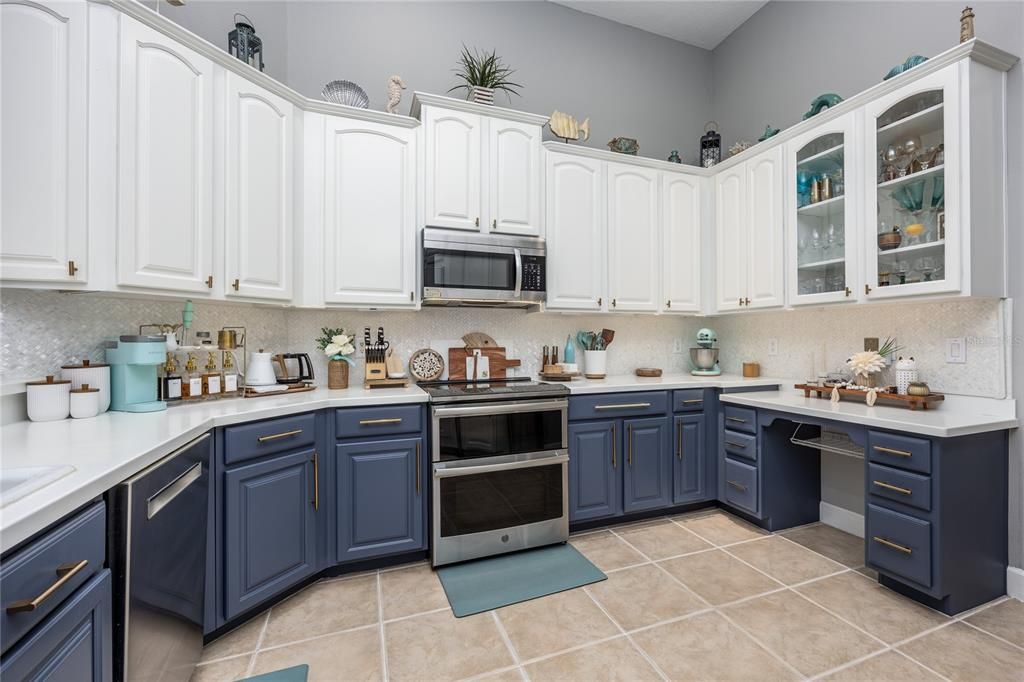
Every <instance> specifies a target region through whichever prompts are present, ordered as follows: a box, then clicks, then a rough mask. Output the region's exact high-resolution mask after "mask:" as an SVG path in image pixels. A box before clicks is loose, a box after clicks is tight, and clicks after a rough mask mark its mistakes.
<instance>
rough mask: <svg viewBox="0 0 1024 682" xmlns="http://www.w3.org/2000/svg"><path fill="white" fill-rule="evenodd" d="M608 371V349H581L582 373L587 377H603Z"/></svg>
mask: <svg viewBox="0 0 1024 682" xmlns="http://www.w3.org/2000/svg"><path fill="white" fill-rule="evenodd" d="M607 372H608V351H606V350H585V351H583V374H584V375H585V376H586V377H587V378H588V379H604V377H605V375H606V374H607Z"/></svg>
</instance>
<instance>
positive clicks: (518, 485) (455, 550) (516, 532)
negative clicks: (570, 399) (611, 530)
mask: <svg viewBox="0 0 1024 682" xmlns="http://www.w3.org/2000/svg"><path fill="white" fill-rule="evenodd" d="M568 464H569V454H568V452H567V451H566V450H557V451H554V452H548V453H533V454H519V455H503V456H500V457H485V458H479V459H472V460H460V461H449V462H435V463H434V467H433V468H434V471H433V473H434V477H433V478H434V484H433V552H432V560H433V564H434V566H440V565H442V564H449V563H453V562H457V561H465V560H467V559H475V558H478V557H484V556H490V555H494V554H503V553H505V552H513V551H516V550H520V549H527V548H530V547H541V546H543V545H549V544H553V543H556V542H565V541H566V540H568V539H569V497H568V487H569V486H568V481H569V466H568Z"/></svg>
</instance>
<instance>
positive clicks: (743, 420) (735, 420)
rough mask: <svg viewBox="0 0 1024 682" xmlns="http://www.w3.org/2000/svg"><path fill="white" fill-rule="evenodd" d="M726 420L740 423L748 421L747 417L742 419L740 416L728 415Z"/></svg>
mask: <svg viewBox="0 0 1024 682" xmlns="http://www.w3.org/2000/svg"><path fill="white" fill-rule="evenodd" d="M725 421H727V422H737V423H739V424H746V423H747V420H746V419H741V418H740V417H726V418H725Z"/></svg>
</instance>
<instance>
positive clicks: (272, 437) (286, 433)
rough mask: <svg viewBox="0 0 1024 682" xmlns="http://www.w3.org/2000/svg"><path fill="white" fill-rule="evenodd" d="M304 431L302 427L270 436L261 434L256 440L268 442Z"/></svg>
mask: <svg viewBox="0 0 1024 682" xmlns="http://www.w3.org/2000/svg"><path fill="white" fill-rule="evenodd" d="M300 433H302V429H295V430H294V431H285V432H283V433H274V434H271V435H269V436H260V437H259V438H257V439H256V440H258V441H259V442H260V443H266V442H267V441H271V440H277V439H278V438H287V437H288V436H297V435H299V434H300Z"/></svg>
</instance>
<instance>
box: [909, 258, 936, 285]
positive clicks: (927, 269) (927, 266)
mask: <svg viewBox="0 0 1024 682" xmlns="http://www.w3.org/2000/svg"><path fill="white" fill-rule="evenodd" d="M914 269H915V270H917V271H918V272H920V273H921V275H922V276H923V277H924V281H925V282H930V281H932V274H933V273H934V272H935V259H934V258H932V257H931V256H922V257H920V258H918V259H917V262H916V263H914Z"/></svg>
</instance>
